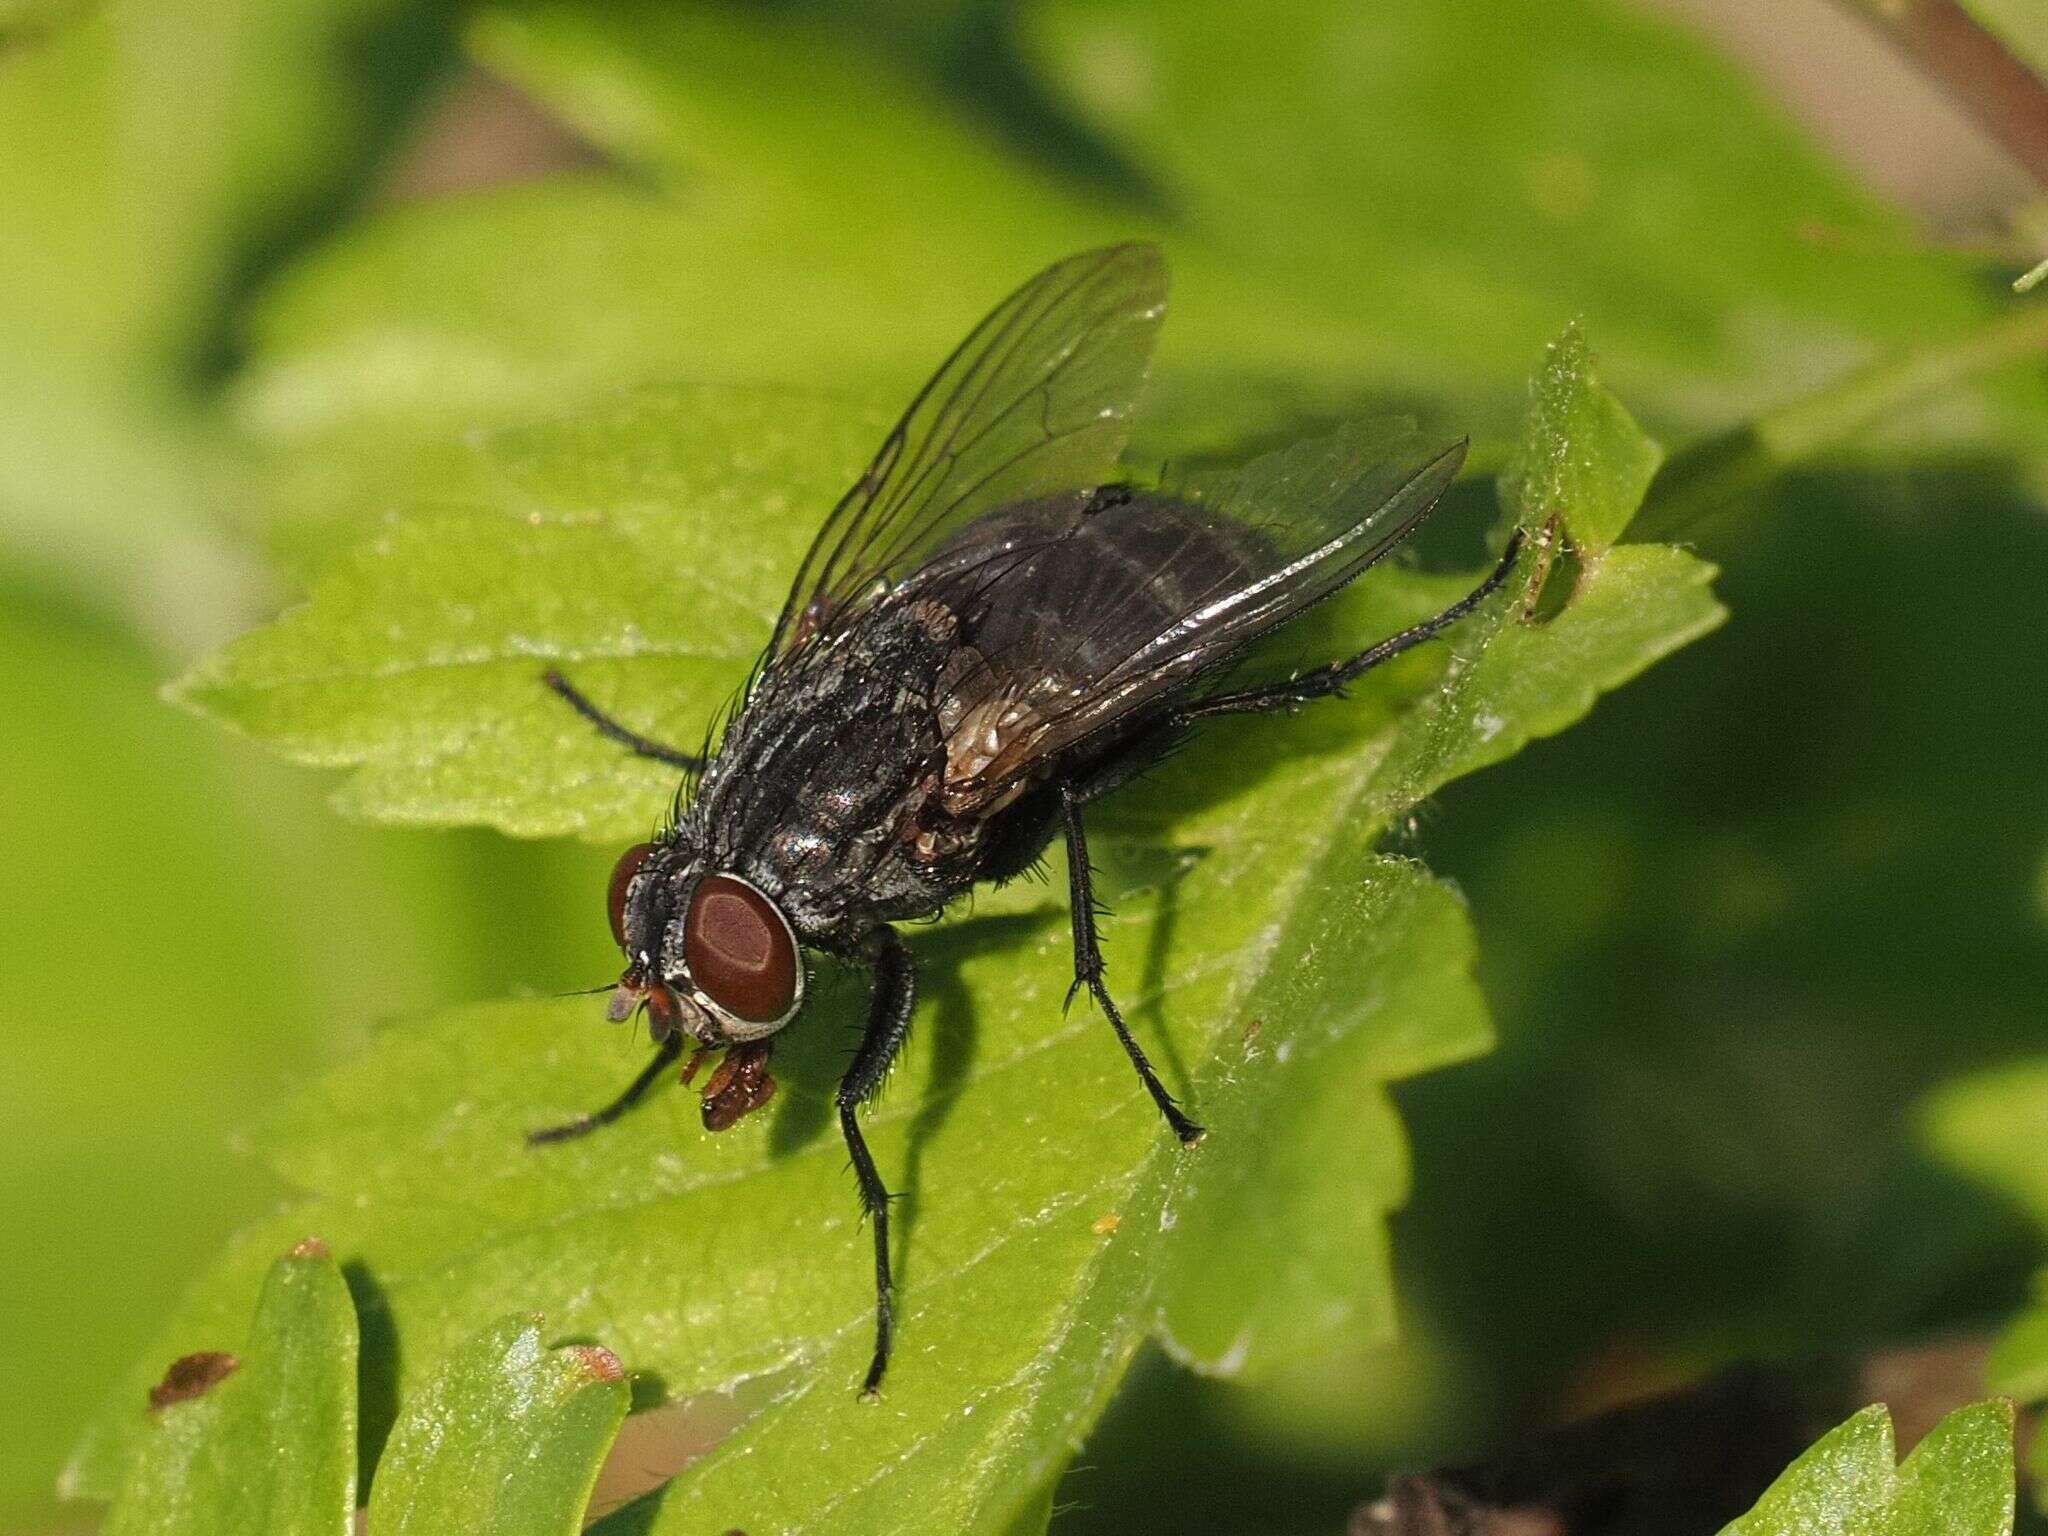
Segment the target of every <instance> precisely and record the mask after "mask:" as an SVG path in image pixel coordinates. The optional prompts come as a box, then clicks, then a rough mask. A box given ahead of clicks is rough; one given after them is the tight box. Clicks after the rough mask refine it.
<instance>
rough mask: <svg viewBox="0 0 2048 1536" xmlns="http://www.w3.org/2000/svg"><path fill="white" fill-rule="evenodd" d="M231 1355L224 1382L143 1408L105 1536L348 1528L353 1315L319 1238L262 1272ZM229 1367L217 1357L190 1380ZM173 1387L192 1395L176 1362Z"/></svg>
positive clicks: (351, 1525)
mask: <svg viewBox="0 0 2048 1536" xmlns="http://www.w3.org/2000/svg"><path fill="white" fill-rule="evenodd" d="M217 1344H218V1341H216V1347H217ZM236 1358H237V1359H239V1361H240V1364H239V1365H238V1366H236V1367H234V1368H232V1369H231V1370H230V1373H229V1374H228V1375H227V1376H226V1378H225V1379H224V1380H218V1381H217V1383H216V1384H214V1385H212V1386H210V1387H207V1388H206V1389H205V1390H203V1391H202V1392H201V1393H200V1395H199V1396H197V1397H192V1398H190V1399H188V1400H182V1401H178V1400H174V1401H170V1402H168V1404H167V1405H166V1406H163V1407H161V1408H154V1409H152V1410H150V1412H151V1414H152V1416H153V1421H152V1422H149V1423H147V1424H146V1425H138V1426H137V1428H138V1431H139V1435H138V1438H139V1440H140V1446H139V1451H138V1457H137V1461H136V1464H135V1466H134V1468H133V1470H132V1471H131V1472H130V1473H129V1474H128V1478H127V1481H126V1483H125V1484H124V1485H123V1487H122V1489H121V1495H120V1497H119V1498H118V1499H116V1500H115V1502H114V1507H113V1510H112V1512H111V1513H110V1514H109V1515H108V1516H107V1524H106V1531H107V1536H184V1533H188V1532H189V1533H191V1536H236V1533H238V1532H249V1533H251V1536H257V1533H261V1536H349V1533H350V1532H352V1531H353V1530H354V1529H355V1509H356V1314H355V1307H354V1304H353V1303H352V1302H351V1301H350V1300H349V1294H348V1287H347V1286H346V1285H344V1284H343V1283H342V1279H341V1271H340V1270H339V1269H337V1268H336V1267H335V1264H334V1260H333V1259H332V1258H330V1257H329V1256H328V1253H327V1250H326V1249H325V1248H324V1247H323V1246H321V1245H320V1244H319V1243H317V1242H313V1241H310V1240H308V1241H306V1242H303V1243H300V1244H299V1245H298V1246H297V1247H295V1248H294V1249H293V1250H292V1251H291V1252H290V1253H288V1254H286V1255H285V1256H284V1257H283V1258H281V1259H279V1260H277V1261H276V1262H275V1263H274V1264H272V1265H271V1266H270V1269H269V1273H268V1275H267V1276H266V1277H265V1279H264V1282H263V1289H262V1294H261V1296H260V1297H259V1299H258V1300H257V1303H256V1318H255V1321H254V1323H252V1324H251V1325H250V1327H249V1337H248V1342H247V1343H246V1344H244V1345H243V1347H242V1348H241V1350H239V1351H238V1352H237V1356H236ZM181 1364H182V1362H181ZM225 1365H226V1362H225V1361H222V1360H221V1359H220V1357H218V1356H214V1357H213V1369H212V1370H209V1371H202V1372H200V1373H198V1381H199V1382H204V1381H206V1380H209V1379H212V1378H213V1377H215V1376H217V1374H218V1371H219V1370H220V1369H221V1368H223V1367H225ZM192 1374H193V1372H192V1371H191V1370H190V1369H188V1370H187V1371H186V1372H184V1373H182V1375H183V1376H190V1375H192ZM181 1386H183V1389H184V1390H192V1387H191V1386H185V1385H184V1383H183V1381H182V1380H181V1373H180V1372H179V1370H178V1369H177V1368H175V1367H174V1368H173V1371H172V1373H171V1374H170V1375H169V1376H167V1377H166V1378H165V1382H164V1384H163V1388H161V1389H159V1390H160V1393H162V1394H163V1395H164V1396H171V1395H172V1394H171V1392H170V1391H169V1390H168V1389H172V1388H176V1387H181ZM136 1401H137V1402H139V1401H140V1399H139V1398H138V1399H136ZM131 1422H133V1421H132V1420H131Z"/></svg>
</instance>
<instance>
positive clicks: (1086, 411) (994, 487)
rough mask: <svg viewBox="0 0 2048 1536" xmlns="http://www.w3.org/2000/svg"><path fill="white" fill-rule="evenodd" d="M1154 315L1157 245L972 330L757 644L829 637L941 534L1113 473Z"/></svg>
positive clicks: (1012, 300) (1064, 277)
mask: <svg viewBox="0 0 2048 1536" xmlns="http://www.w3.org/2000/svg"><path fill="white" fill-rule="evenodd" d="M1165 307H1166V266H1165V262H1164V261H1163V259H1162V258H1161V256H1160V254H1159V250H1158V248H1157V247H1156V246H1152V245H1142V244H1138V245H1118V246H1109V247H1106V248H1104V249H1102V250H1095V251H1087V252H1084V253H1082V254H1081V255H1079V256H1071V257H1069V258H1067V259H1066V260H1065V261H1062V262H1059V263H1057V264H1056V265H1054V266H1051V267H1048V268H1046V270H1045V271H1043V272H1041V273H1039V274H1038V276H1036V277H1034V278H1033V279H1031V281H1030V282H1028V283H1026V284H1025V285H1024V286H1023V287H1022V288H1019V289H1018V290H1017V291H1016V292H1015V293H1013V294H1011V295H1010V297H1008V298H1007V299H1005V300H1003V302H1002V303H1001V304H999V305H997V306H996V308H995V311H994V312H993V313H992V314H990V315H989V317H988V318H987V319H986V320H983V321H982V322H981V324H980V325H978V326H976V327H975V328H974V330H973V332H972V333H971V334H970V335H969V336H968V338H967V339H966V340H965V341H963V342H962V343H961V344H960V346H959V347H958V348H957V349H956V350H955V351H954V353H953V355H952V356H951V357H949V358H948V359H947V360H946V362H945V364H944V365H943V366H942V367H941V368H940V369H939V371H938V373H937V374H936V375H934V377H933V378H932V381H931V382H930V383H929V384H927V385H925V387H924V389H923V390H922V391H920V392H919V394H918V396H917V398H916V399H915V400H913V401H911V403H910V409H909V410H907V411H905V412H904V414H903V419H902V420H901V421H900V422H898V423H897V424H896V428H895V430H894V431H892V432H891V433H890V434H889V436H888V439H887V440H886V441H885V442H884V443H883V444H882V447H881V451H880V452H879V453H877V454H876V455H875V461H874V463H873V464H871V465H869V466H868V470H867V472H866V473H865V474H863V475H862V476H861V477H860V479H859V480H858V481H857V482H856V483H855V484H854V486H853V488H852V489H851V490H849V491H848V492H847V493H846V495H845V496H844V497H843V498H842V499H841V500H840V502H839V505H838V506H837V507H835V508H833V510H832V515H831V516H830V517H828V518H827V519H826V520H825V526H824V527H823V528H822V529H820V530H819V532H818V537H817V540H816V542H815V543H813V544H812V546H811V550H810V553H809V554H807V555H806V556H805V557H804V563H803V566H802V568H801V569H800V570H799V571H798V573H797V579H796V584H795V585H794V587H792V588H791V590H790V594H789V600H788V602H787V603H786V604H785V605H784V607H783V611H782V617H781V618H780V619H779V620H778V621H777V623H776V626H775V638H774V640H773V641H772V642H771V643H770V646H769V656H770V658H771V660H772V658H774V657H775V656H777V655H780V654H782V653H784V652H786V651H787V650H789V649H790V648H791V647H792V646H795V645H798V644H801V643H803V642H804V641H805V640H807V639H809V638H811V637H812V636H814V635H817V634H820V633H823V632H826V631H829V630H832V629H835V628H837V627H839V626H840V625H842V624H844V623H845V622H846V619H847V618H848V616H849V615H850V614H851V613H853V612H854V611H856V610H857V609H859V608H860V607H862V606H864V605H865V604H866V603H867V602H869V601H871V600H872V599H873V597H874V596H875V595H877V594H878V593H879V592H880V591H883V590H886V589H887V588H888V587H889V586H892V585H894V584H895V582H896V581H897V580H899V579H900V578H901V577H903V576H904V575H907V574H908V573H909V572H911V571H913V570H915V569H916V568H917V567H918V566H919V565H920V564H921V563H922V561H923V558H924V556H926V555H927V554H929V553H930V552H931V551H932V550H933V549H934V548H935V547H936V546H937V545H939V544H940V543H942V542H943V541H944V540H945V539H946V537H947V536H948V535H949V534H951V533H952V532H953V531H955V530H957V529H958V528H960V527H962V526H963V525H965V524H967V523H970V522H972V521H973V520H974V519H975V518H976V517H977V516H979V515H980V514H982V513H984V512H987V511H989V510H991V509H993V508H997V507H1002V506H1006V505H1008V504H1010V503H1013V502H1018V501H1025V500H1030V499H1033V498H1039V497H1045V496H1050V495H1056V494H1061V493H1071V494H1072V495H1073V497H1074V501H1075V503H1076V504H1077V505H1078V503H1079V502H1080V501H1081V500H1082V499H1083V498H1084V497H1085V495H1086V493H1087V492H1088V491H1090V490H1092V489H1093V488H1094V487H1095V486H1097V485H1099V484H1101V483H1102V482H1103V481H1105V480H1108V479H1110V478H1111V477H1112V476H1113V474H1114V473H1115V470H1116V464H1117V460H1118V458H1119V456H1120V455H1121V454H1122V452H1123V447H1124V442H1125V439H1126V438H1127V436H1128V435H1129V430H1130V427H1129V419H1130V415H1131V411H1132V409H1133V407H1134V406H1135V404H1136V402H1137V398H1138V394H1139V391H1140V390H1141V389H1142V388H1143V386H1144V382H1145V373H1146V369H1147V367H1148V366H1149V364H1150V362H1151V358H1152V346H1153V342H1154V340H1155V338H1156V336H1157V334H1158V330H1159V322H1160V319H1161V317H1162V315H1163V314H1164V313H1165Z"/></svg>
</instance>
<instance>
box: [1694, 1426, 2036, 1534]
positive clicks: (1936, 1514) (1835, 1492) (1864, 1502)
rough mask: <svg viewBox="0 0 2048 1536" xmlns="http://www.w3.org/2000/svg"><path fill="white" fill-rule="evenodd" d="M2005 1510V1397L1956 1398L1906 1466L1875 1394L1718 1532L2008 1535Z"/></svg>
mask: <svg viewBox="0 0 2048 1536" xmlns="http://www.w3.org/2000/svg"><path fill="white" fill-rule="evenodd" d="M2012 1518H2013V1452H2012V1405H2011V1404H2010V1403H2005V1402H1988V1403H1974V1404H1972V1405H1971V1406H1969V1407H1967V1408H1958V1409H1957V1410H1956V1411H1955V1412H1953V1413H1951V1414H1950V1415H1949V1416H1948V1417H1947V1418H1945V1419H1943V1420H1942V1421H1941V1422H1940V1423H1939V1424H1937V1425H1935V1427H1934V1428H1933V1429H1932V1430H1930V1431H1928V1434H1927V1438H1926V1439H1924V1440H1922V1441H1921V1442H1920V1444H1919V1445H1918V1446H1917V1447H1915V1448H1914V1451H1913V1454H1912V1455H1911V1456H1909V1457H1907V1458H1906V1463H1905V1465H1904V1466H1896V1465H1894V1456H1893V1451H1892V1421H1891V1415H1890V1414H1889V1413H1888V1412H1887V1411H1886V1410H1885V1408H1884V1407H1883V1405H1882V1404H1879V1405H1876V1406H1873V1407H1870V1408H1866V1409H1864V1410H1863V1411H1862V1412H1861V1413H1859V1414H1857V1415H1855V1416H1854V1417H1853V1418H1851V1419H1850V1420H1849V1421H1848V1422H1847V1423H1845V1424H1843V1425H1842V1426H1841V1427H1840V1428H1838V1429H1835V1430H1833V1431H1831V1432H1830V1433H1829V1434H1827V1435H1826V1436H1824V1437H1823V1438H1822V1439H1821V1440H1820V1441H1819V1442H1818V1443H1817V1444H1815V1445H1814V1446H1813V1448H1812V1449H1811V1450H1809V1451H1807V1452H1806V1453H1805V1454H1804V1455H1802V1456H1801V1457H1800V1458H1799V1459H1798V1460H1797V1461H1795V1462H1793V1463H1792V1465H1791V1466H1790V1467H1788V1468H1787V1469H1786V1470H1785V1472H1784V1474H1783V1475H1782V1476H1780V1477H1779V1478H1778V1480H1777V1481H1776V1482H1775V1483H1773V1484H1771V1486H1770V1488H1769V1489H1768V1490H1767V1491H1766V1492H1765V1493H1764V1496H1763V1497H1762V1498H1761V1499H1759V1500H1758V1501H1757V1504H1756V1507H1755V1508H1754V1509H1752V1510H1751V1511H1750V1512H1749V1513H1748V1514H1746V1515H1744V1516H1743V1517H1742V1518H1741V1519H1739V1520H1736V1521H1734V1522H1733V1523H1731V1524H1730V1525H1729V1526H1728V1527H1727V1528H1726V1530H1725V1531H1724V1532H1723V1536H1828V1533H1830V1532H1841V1533H1843V1536H2006V1533H2008V1532H2010V1531H2011V1529H2012Z"/></svg>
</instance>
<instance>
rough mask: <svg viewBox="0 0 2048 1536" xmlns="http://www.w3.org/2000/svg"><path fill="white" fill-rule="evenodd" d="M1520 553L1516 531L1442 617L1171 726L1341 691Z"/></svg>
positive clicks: (1454, 611)
mask: <svg viewBox="0 0 2048 1536" xmlns="http://www.w3.org/2000/svg"><path fill="white" fill-rule="evenodd" d="M1521 552H1522V530H1521V529H1519V528H1517V529H1516V530H1515V531H1514V535H1513V536H1512V537H1511V538H1510V539H1509V540H1508V547H1507V548H1506V549H1505V550H1503V551H1502V552H1501V557H1500V563H1499V564H1498V565H1496V566H1494V568H1493V571H1492V573H1491V574H1490V575H1489V576H1488V577H1487V578H1486V580H1484V581H1482V582H1481V583H1479V585H1478V586H1476V587H1474V588H1473V589H1472V590H1471V591H1470V592H1467V593H1466V594H1465V595H1464V596H1463V597H1461V598H1459V599H1458V600H1457V601H1456V602H1455V603H1453V604H1451V606H1450V607H1448V608H1446V609H1445V610H1444V611H1443V612H1442V613H1438V614H1433V615H1431V616H1430V617H1429V618H1426V619H1424V620H1423V621H1422V622H1421V623H1420V624H1414V625H1411V626H1409V627H1408V628H1407V629H1404V630H1402V631H1401V632H1400V633H1399V634H1398V635H1389V636H1388V637H1387V638H1386V639H1384V640H1382V641H1381V642H1380V643H1379V644H1378V645H1375V646H1372V647H1371V648H1369V649H1367V650H1363V651H1360V652H1359V653H1358V654H1357V655H1356V656H1353V657H1352V658H1350V659H1349V660H1348V661H1334V662H1331V663H1330V665H1328V666H1327V667H1317V668H1316V669H1315V670H1314V671H1313V672H1304V673H1302V674H1301V676H1299V677H1295V678H1290V679H1288V680H1287V681H1286V682H1284V683H1271V684H1268V685H1266V686H1265V687H1262V688H1247V689H1245V690H1244V691H1243V692H1241V693H1224V694H1218V695H1217V696H1216V697H1214V698H1209V699H1202V700H1200V701H1199V702H1197V703H1194V704H1190V705H1188V706H1187V707H1186V708H1184V709H1179V710H1176V711H1175V712H1174V714H1173V720H1174V722H1175V723H1176V724H1181V725H1185V724H1188V723H1190V722H1192V721H1195V720H1204V719H1208V718H1211V717H1213V716H1216V715H1249V714H1259V713H1262V712H1264V711H1266V710H1273V709H1287V708H1290V707H1291V706H1293V705H1296V704H1307V703H1309V702H1311V701H1312V700H1315V699H1322V698H1328V697H1329V696H1330V695H1331V694H1334V693H1342V692H1343V691H1344V686H1345V684H1347V683H1350V682H1353V681H1355V680H1356V679H1358V678H1360V677H1363V676H1364V675H1365V674H1366V673H1368V672H1370V671H1371V670H1372V669H1373V668H1374V667H1377V666H1380V665H1381V664H1382V663H1385V662H1389V661H1392V660H1393V659H1394V658H1395V657H1396V656H1398V655H1400V654H1401V653H1402V652H1403V651H1408V650H1413V649H1414V648H1415V647H1416V646H1418V645H1420V644H1422V643H1423V642H1424V641H1425V640H1434V639H1435V638H1436V637H1437V636H1438V635H1440V634H1442V633H1443V632H1444V631H1445V630H1447V629H1449V628H1450V627H1451V626H1452V625H1453V624H1455V623H1457V622H1458V620H1460V619H1462V618H1464V617H1465V615H1466V614H1468V613H1470V612H1471V611H1472V610H1473V609H1475V608H1477V607H1478V606H1479V605H1480V604H1481V603H1483V602H1485V601H1486V600H1487V599H1488V598H1489V597H1491V596H1492V595H1493V594H1494V593H1495V592H1496V591H1498V590H1499V589H1500V586H1501V584H1502V583H1503V582H1505V581H1506V580H1507V579H1508V577H1509V576H1510V575H1511V574H1512V573H1513V571H1514V569H1515V557H1516V556H1518V555H1520V554H1521Z"/></svg>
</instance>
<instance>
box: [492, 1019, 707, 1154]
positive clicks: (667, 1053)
mask: <svg viewBox="0 0 2048 1536" xmlns="http://www.w3.org/2000/svg"><path fill="white" fill-rule="evenodd" d="M682 1051H683V1037H682V1036H681V1035H680V1034H672V1035H670V1036H669V1037H668V1038H667V1039H665V1040H663V1041H662V1042H661V1049H660V1050H658V1051H656V1052H655V1053H654V1060H652V1061H650V1062H648V1063H647V1065H646V1066H644V1067H642V1068H641V1069H640V1075H639V1076H638V1077H636V1078H634V1079H633V1081H632V1082H630V1083H628V1084H626V1091H625V1092H624V1093H621V1094H620V1095H619V1096H618V1097H617V1098H616V1099H613V1100H612V1101H611V1103H609V1104H607V1105H605V1107H604V1108H603V1109H597V1110H592V1111H591V1112H590V1113H589V1114H587V1115H578V1116H577V1117H576V1118H575V1119H574V1120H570V1121H568V1122H566V1123H564V1124H562V1125H551V1126H549V1127H547V1128H546V1129H545V1130H539V1131H529V1132H527V1135H526V1142H527V1145H528V1146H534V1147H537V1146H541V1145H543V1144H545V1143H547V1142H551V1141H574V1140H575V1139H576V1138H577V1137H578V1136H588V1135H589V1134H590V1133H591V1132H592V1131H594V1130H596V1129H597V1128H598V1127H599V1126H601V1125H610V1124H611V1123H612V1122H613V1121H614V1120H616V1119H618V1118H619V1116H621V1115H623V1114H624V1113H625V1112H626V1111H627V1110H629V1109H631V1108H632V1107H633V1106H634V1105H635V1104H637V1103H639V1102H640V1099H641V1096H642V1095H644V1094H645V1093H646V1092H647V1090H648V1089H650V1088H652V1087H653V1086H654V1084H655V1082H656V1081H657V1080H658V1079H659V1078H660V1077H661V1074H662V1073H663V1072H665V1071H666V1070H667V1069H668V1068H669V1066H670V1064H671V1063H673V1062H674V1061H675V1059H676V1057H678V1056H680V1055H681V1054H682Z"/></svg>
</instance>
